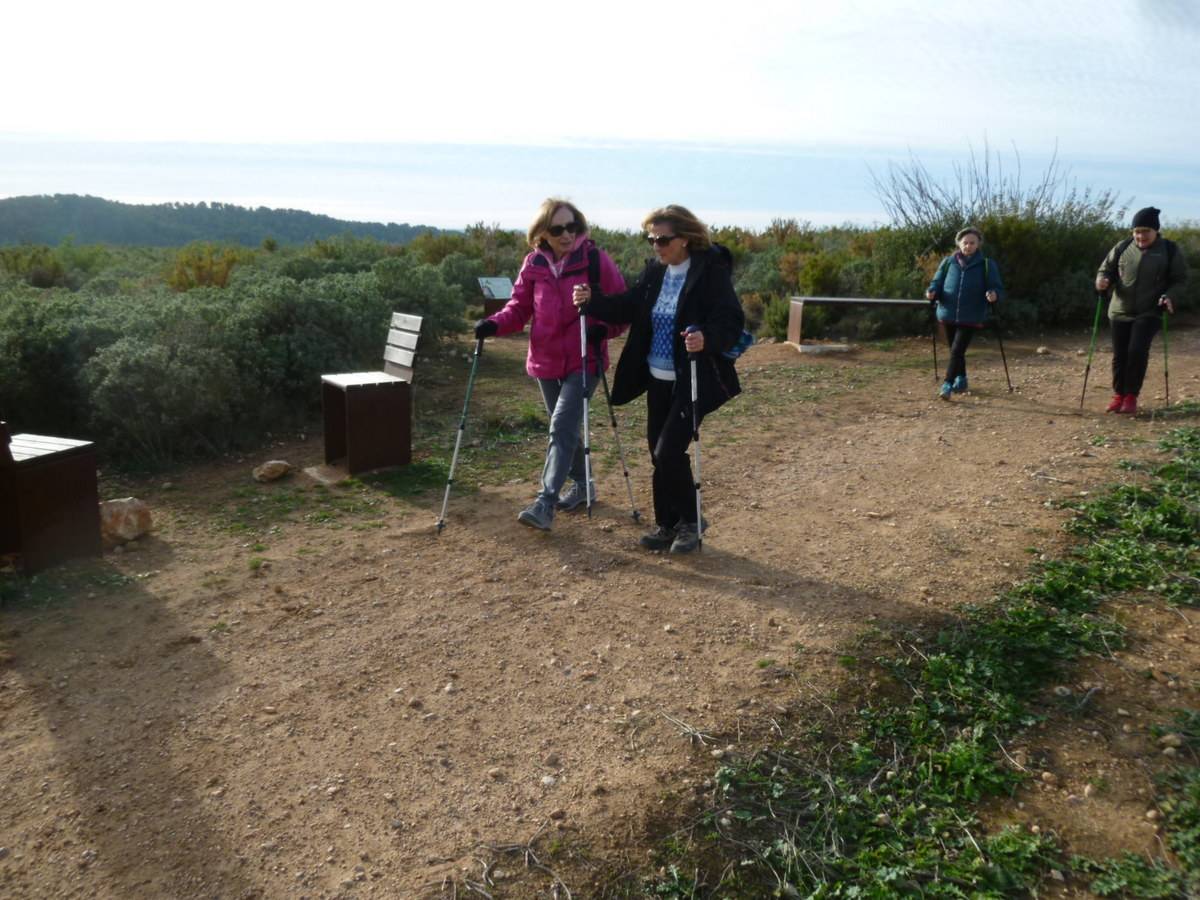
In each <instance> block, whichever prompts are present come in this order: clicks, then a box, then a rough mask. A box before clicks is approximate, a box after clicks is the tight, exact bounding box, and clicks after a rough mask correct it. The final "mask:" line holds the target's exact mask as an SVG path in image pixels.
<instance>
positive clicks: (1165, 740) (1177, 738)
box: [1158, 732, 1183, 747]
mask: <svg viewBox="0 0 1200 900" xmlns="http://www.w3.org/2000/svg"><path fill="white" fill-rule="evenodd" d="M1158 742H1159V743H1160V744H1162V746H1164V747H1182V746H1183V735H1182V734H1176V733H1174V732H1172V733H1171V734H1164V735H1163V736H1162V737H1160V738H1159V739H1158Z"/></svg>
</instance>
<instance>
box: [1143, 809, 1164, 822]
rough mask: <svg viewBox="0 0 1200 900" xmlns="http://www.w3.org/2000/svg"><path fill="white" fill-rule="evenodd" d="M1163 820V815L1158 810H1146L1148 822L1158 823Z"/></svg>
mask: <svg viewBox="0 0 1200 900" xmlns="http://www.w3.org/2000/svg"><path fill="white" fill-rule="evenodd" d="M1161 818H1162V813H1160V812H1159V811H1158V810H1157V809H1148V810H1146V820H1147V821H1148V822H1157V821H1158V820H1159V819H1161Z"/></svg>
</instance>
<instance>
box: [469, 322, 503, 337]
mask: <svg viewBox="0 0 1200 900" xmlns="http://www.w3.org/2000/svg"><path fill="white" fill-rule="evenodd" d="M499 330H500V326H499V325H497V324H496V323H495V322H493V321H492V320H491V319H480V320H479V321H478V322H476V323H475V340H477V341H482V340H483V339H484V338H489V337H495V336H496V332H497V331H499Z"/></svg>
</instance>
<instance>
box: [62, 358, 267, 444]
mask: <svg viewBox="0 0 1200 900" xmlns="http://www.w3.org/2000/svg"><path fill="white" fill-rule="evenodd" d="M81 378H82V380H83V382H84V383H85V384H86V385H87V387H88V393H89V402H90V405H91V410H92V420H93V424H94V427H95V429H96V431H97V433H98V434H100V435H101V436H103V438H104V439H105V440H106V441H107V443H108V446H107V448H106V449H107V450H108V451H109V452H110V453H113V452H131V453H133V454H135V456H136V457H137V458H139V459H143V460H148V461H151V462H156V463H166V462H170V461H171V460H173V459H176V458H179V457H180V456H190V455H195V454H197V453H202V452H213V451H216V450H218V449H220V448H221V447H222V446H225V445H226V444H227V443H228V437H229V433H230V427H231V425H232V423H233V420H234V419H235V417H236V410H237V409H238V408H239V407H240V405H241V403H242V401H243V399H244V398H243V395H242V384H243V381H242V379H241V378H240V377H239V373H238V371H237V368H236V367H235V366H234V364H233V361H232V360H231V359H229V358H228V357H227V356H225V355H224V354H223V353H221V352H219V351H216V350H213V349H211V348H203V347H197V346H193V345H188V344H178V345H174V346H172V345H166V344H148V343H146V342H144V341H142V340H140V339H138V338H132V337H123V338H120V339H119V340H117V341H116V342H115V343H113V344H111V345H110V346H108V347H105V348H104V349H103V350H101V351H99V352H98V353H97V354H96V355H95V356H94V357H92V359H91V360H89V361H88V363H87V365H86V366H84V368H83V371H82V373H81Z"/></svg>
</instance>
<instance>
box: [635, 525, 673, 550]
mask: <svg viewBox="0 0 1200 900" xmlns="http://www.w3.org/2000/svg"><path fill="white" fill-rule="evenodd" d="M673 540H675V529H674V528H667V527H665V526H663V525H659V526H658V527H657V528H655V529H654V530H653V531H648V532H646V533H645V534H643V535H642V536H641V538H640V539H639V540H638V543H639V544H641V545H642V546H643V547H645V548H646V549H647V550H666V549H667V548H668V547H670V546H671V542H672V541H673Z"/></svg>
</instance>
